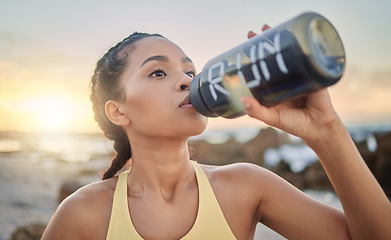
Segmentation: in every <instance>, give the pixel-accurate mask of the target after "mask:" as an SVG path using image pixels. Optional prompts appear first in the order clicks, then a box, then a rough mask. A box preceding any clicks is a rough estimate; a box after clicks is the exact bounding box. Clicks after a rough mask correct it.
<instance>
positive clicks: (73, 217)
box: [42, 177, 117, 240]
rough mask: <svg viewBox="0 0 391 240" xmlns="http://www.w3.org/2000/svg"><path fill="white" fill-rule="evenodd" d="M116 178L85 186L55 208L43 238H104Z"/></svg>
mask: <svg viewBox="0 0 391 240" xmlns="http://www.w3.org/2000/svg"><path fill="white" fill-rule="evenodd" d="M116 182H117V177H113V178H111V179H108V180H104V181H99V182H96V183H92V184H89V185H86V186H84V187H82V188H80V189H79V190H77V191H76V192H75V193H73V194H72V195H70V196H69V197H67V198H66V199H65V200H64V201H63V202H62V203H61V204H60V205H59V207H58V208H57V210H56V212H55V214H54V215H53V217H52V219H51V220H50V222H49V224H48V226H47V228H46V230H45V233H44V235H43V238H42V239H44V240H45V239H53V237H54V236H55V237H56V239H105V237H106V232H107V228H108V224H109V219H110V214H111V207H112V202H113V194H114V189H115V185H116Z"/></svg>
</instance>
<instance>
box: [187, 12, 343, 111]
mask: <svg viewBox="0 0 391 240" xmlns="http://www.w3.org/2000/svg"><path fill="white" fill-rule="evenodd" d="M344 69H345V51H344V48H343V44H342V42H341V39H340V37H339V35H338V33H337V31H336V30H335V28H334V27H333V25H332V24H331V23H330V22H329V21H328V20H327V19H325V18H324V17H323V16H321V15H319V14H316V13H313V12H307V13H303V14H301V15H299V16H297V17H295V18H293V19H291V20H289V21H287V22H285V23H283V24H281V25H279V26H277V27H273V28H270V29H268V30H266V31H264V32H263V33H262V34H260V35H257V36H255V37H253V38H251V39H249V40H248V41H246V42H244V43H243V44H241V45H239V46H237V47H235V48H232V49H231V50H228V51H227V52H224V53H223V54H221V55H219V56H217V57H215V58H213V59H211V60H210V61H208V62H207V63H206V65H205V66H204V68H203V70H202V72H201V73H199V74H198V75H197V76H196V77H195V78H194V79H193V81H192V83H191V85H190V102H191V104H192V105H193V107H194V108H195V109H196V110H197V111H198V112H199V113H201V114H203V115H205V116H207V117H219V116H221V117H224V118H235V117H239V116H242V115H244V114H245V110H244V108H243V106H242V104H241V102H240V98H241V97H242V96H253V97H255V98H256V99H257V100H258V101H259V102H260V103H261V104H262V105H265V106H273V105H275V104H277V103H279V102H281V101H284V100H287V99H292V98H295V97H298V96H302V95H303V94H306V93H309V92H311V91H315V90H317V89H321V88H325V87H328V86H331V85H333V84H335V83H337V82H338V81H339V79H340V78H341V77H342V74H343V71H344Z"/></svg>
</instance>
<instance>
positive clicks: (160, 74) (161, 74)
mask: <svg viewBox="0 0 391 240" xmlns="http://www.w3.org/2000/svg"><path fill="white" fill-rule="evenodd" d="M149 76H151V77H156V78H162V77H165V76H167V74H166V73H165V72H164V71H163V70H161V69H158V70H155V71H153V72H152V73H151V74H149Z"/></svg>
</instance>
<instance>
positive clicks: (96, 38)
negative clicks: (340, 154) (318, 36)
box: [0, 0, 391, 132]
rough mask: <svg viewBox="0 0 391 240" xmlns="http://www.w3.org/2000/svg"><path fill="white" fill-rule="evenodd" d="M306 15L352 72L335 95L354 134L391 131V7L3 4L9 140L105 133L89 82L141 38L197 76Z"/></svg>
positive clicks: (247, 0)
mask: <svg viewBox="0 0 391 240" xmlns="http://www.w3.org/2000/svg"><path fill="white" fill-rule="evenodd" d="M306 11H314V12H317V13H319V14H321V15H323V16H325V17H326V18H327V19H329V20H330V21H331V23H332V24H333V25H334V26H335V28H336V29H337V31H338V32H339V34H340V37H341V39H342V41H343V44H344V47H345V52H346V60H347V65H346V71H345V74H344V76H343V77H342V79H341V80H340V82H339V83H337V84H336V85H335V86H332V87H330V93H331V96H332V101H333V104H334V106H335V108H336V110H337V112H338V113H339V115H340V116H341V119H342V120H343V121H344V123H345V124H346V125H348V126H351V125H369V124H370V125H373V124H391V104H390V103H391V60H390V57H389V56H391V47H390V46H389V44H390V43H391V27H390V23H391V14H390V12H391V1H387V0H372V1H365V0H362V1H356V0H328V1H316V0H312V1H305V0H296V1H288V0H285V1H279V0H274V1H262V0H235V1H234V0H215V1H210V0H208V1H207V0H196V1H195V0H193V1H189V0H181V1H177V0H176V1H170V0H165V1H148V0H142V1H141V0H140V1H130V0H128V1H125V0H113V1H102V0H67V1H54V0H35V1H31V0H2V1H1V2H0V131H7V130H17V131H68V132H96V131H99V130H98V127H97V124H96V123H95V122H94V120H93V113H92V110H91V103H90V101H89V81H90V78H91V76H92V73H93V70H94V68H95V64H96V62H97V61H98V60H99V59H100V57H101V56H102V55H103V54H104V53H105V52H106V51H107V50H108V49H109V48H110V47H112V46H114V45H115V44H116V43H117V42H119V41H121V40H122V39H123V38H125V37H127V36H128V35H129V34H131V33H132V32H134V31H139V32H149V33H155V32H157V33H160V34H162V35H164V36H166V37H167V38H169V39H170V40H171V41H173V42H175V43H176V44H178V45H179V46H180V47H181V48H182V49H183V50H184V51H185V53H186V54H187V55H188V56H189V57H190V58H191V59H192V60H193V62H194V63H195V65H196V68H197V71H198V72H200V71H201V70H202V68H203V66H204V64H205V63H206V62H207V61H208V60H209V59H211V58H213V57H215V56H217V55H219V54H221V53H223V52H224V51H227V50H229V49H231V48H232V47H235V46H236V45H238V44H241V43H242V42H244V41H246V36H247V33H248V31H249V30H253V31H255V32H260V31H261V30H260V29H261V27H262V26H263V25H264V24H265V23H267V24H269V25H270V26H277V25H278V24H280V23H282V22H284V21H286V20H288V19H290V18H292V17H294V16H296V15H298V14H300V13H303V12H306ZM242 126H262V123H260V122H258V121H255V120H252V119H250V118H248V117H242V118H238V119H235V120H228V119H221V118H217V119H211V120H210V121H209V127H208V129H214V128H231V127H242Z"/></svg>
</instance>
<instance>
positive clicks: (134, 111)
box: [126, 91, 173, 134]
mask: <svg viewBox="0 0 391 240" xmlns="http://www.w3.org/2000/svg"><path fill="white" fill-rule="evenodd" d="M160 96H161V95H159V94H157V93H152V92H141V91H140V92H138V93H137V94H129V95H128V96H127V100H126V114H127V116H128V118H129V119H130V121H131V124H132V125H133V127H134V128H136V129H137V130H139V131H142V132H144V133H146V134H150V133H154V132H156V131H159V129H161V128H162V124H163V123H165V122H169V121H170V120H172V118H173V113H172V112H170V108H171V106H170V103H169V101H168V100H167V98H162V97H160Z"/></svg>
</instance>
